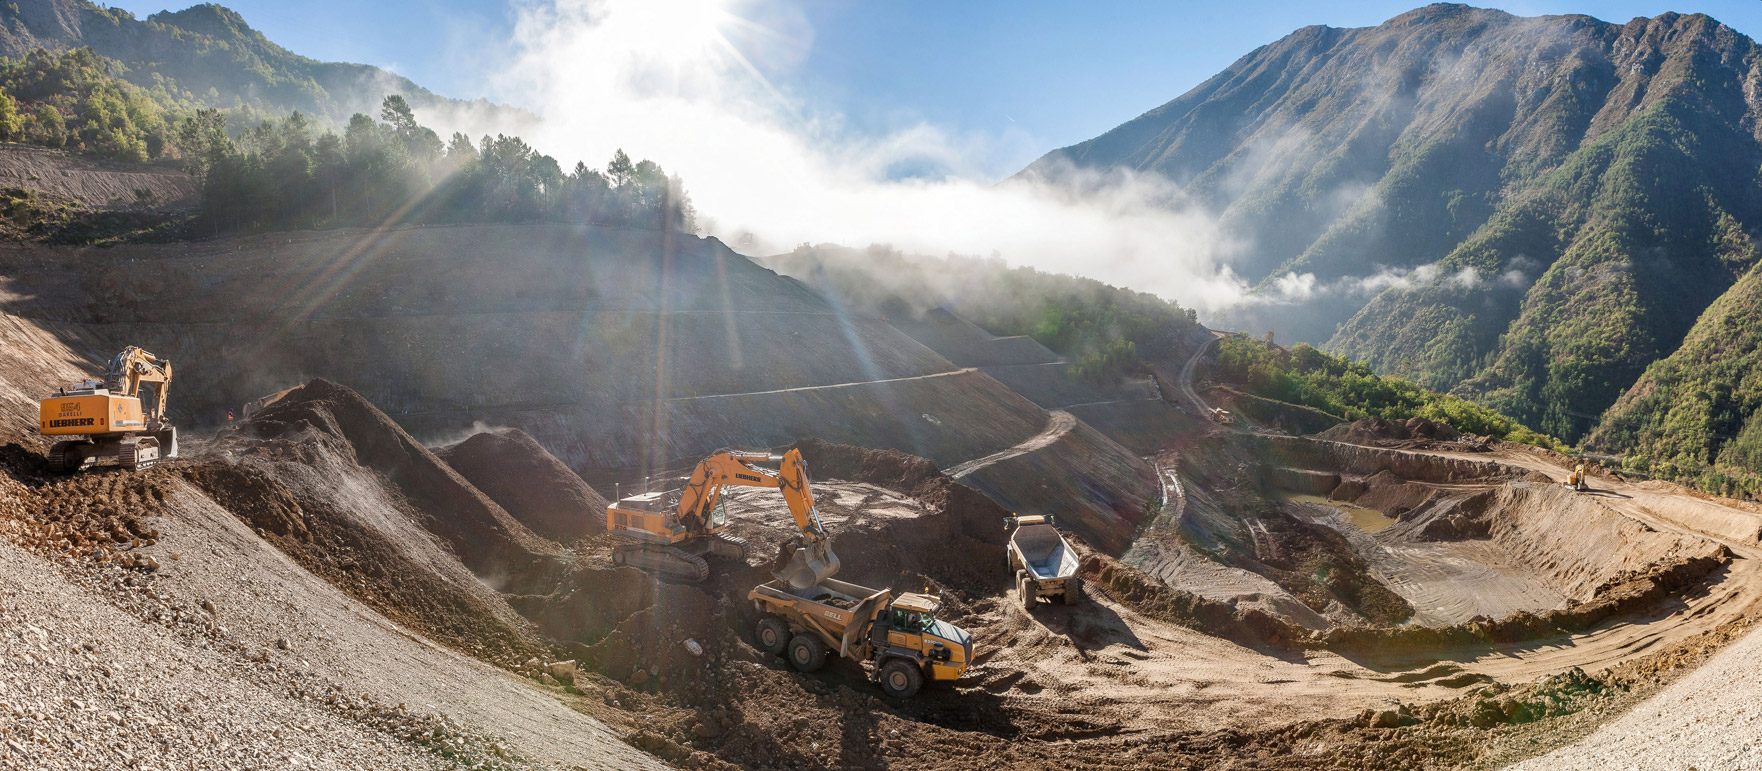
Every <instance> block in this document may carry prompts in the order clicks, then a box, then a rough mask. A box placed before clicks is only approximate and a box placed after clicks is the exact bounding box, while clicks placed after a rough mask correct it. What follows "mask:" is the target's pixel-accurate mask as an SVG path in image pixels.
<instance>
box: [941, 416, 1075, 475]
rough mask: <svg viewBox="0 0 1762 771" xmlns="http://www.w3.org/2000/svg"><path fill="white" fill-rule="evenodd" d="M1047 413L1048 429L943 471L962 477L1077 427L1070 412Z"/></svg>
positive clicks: (1027, 450) (1026, 452)
mask: <svg viewBox="0 0 1762 771" xmlns="http://www.w3.org/2000/svg"><path fill="white" fill-rule="evenodd" d="M1047 415H1049V416H1050V419H1049V420H1047V421H1046V430H1044V431H1041V432H1040V433H1038V434H1035V435H1033V436H1031V437H1028V440H1027V441H1025V442H1022V443H1021V444H1018V445H1016V446H1014V447H1011V448H1009V449H1007V450H1000V451H998V452H994V453H991V454H990V455H987V456H985V457H983V458H974V459H972V460H970V461H967V462H966V463H962V464H960V465H958V466H955V467H953V468H950V469H948V470H946V471H944V472H943V473H945V474H947V475H949V476H951V477H954V478H955V479H960V478H961V477H964V476H966V475H968V474H971V473H973V472H975V471H978V470H979V469H982V468H985V467H986V466H989V465H991V464H993V463H1000V462H1003V461H1006V460H1009V459H1010V458H1016V457H1020V456H1023V455H1027V454H1028V453H1031V452H1033V451H1035V450H1038V449H1041V448H1043V447H1046V446H1047V445H1050V444H1052V443H1053V442H1056V441H1058V440H1059V438H1060V437H1063V436H1064V435H1065V434H1068V433H1070V432H1071V429H1073V428H1076V427H1077V418H1076V416H1074V415H1072V414H1071V413H1069V412H1065V411H1064V410H1052V411H1051V412H1048V413H1047Z"/></svg>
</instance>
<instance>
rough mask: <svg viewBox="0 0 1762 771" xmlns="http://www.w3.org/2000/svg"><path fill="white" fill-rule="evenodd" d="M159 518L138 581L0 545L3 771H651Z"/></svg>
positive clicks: (291, 580) (205, 531) (188, 508)
mask: <svg viewBox="0 0 1762 771" xmlns="http://www.w3.org/2000/svg"><path fill="white" fill-rule="evenodd" d="M167 508H168V510H169V511H170V512H171V515H170V516H163V517H157V518H154V520H153V522H154V527H155V528H156V529H157V530H158V531H159V537H158V539H157V543H155V544H152V545H150V546H145V547H143V548H142V549H141V552H142V553H146V554H151V555H152V556H153V557H154V558H155V559H156V560H157V561H158V563H159V565H160V568H159V569H158V570H157V571H153V572H141V571H131V570H124V569H122V568H119V567H115V566H99V565H97V564H94V563H91V562H79V563H73V564H62V563H58V562H56V561H52V560H49V559H45V558H42V557H40V556H36V555H34V554H31V553H28V552H25V551H22V550H20V549H18V548H17V547H15V546H13V545H12V544H11V542H10V541H9V540H8V539H4V538H0V768H6V769H11V768H43V769H59V768H92V769H110V768H160V769H165V768H204V769H205V768H241V769H242V768H252V769H255V768H283V767H294V768H298V767H319V768H364V769H365V768H373V769H377V768H431V767H439V768H492V769H522V768H560V769H577V768H580V769H595V770H596V771H597V770H598V769H638V768H644V769H646V768H663V767H664V766H663V765H662V764H661V763H660V761H658V760H657V759H656V758H654V757H653V756H650V755H647V754H644V753H643V752H641V751H639V750H637V749H635V748H634V747H631V746H630V745H628V744H625V743H624V742H623V741H622V740H620V738H619V736H618V734H617V733H616V732H614V730H613V729H611V728H610V727H608V726H607V725H606V724H604V723H602V722H601V721H600V720H597V719H595V718H594V717H590V716H588V715H586V714H583V713H582V712H579V711H577V710H576V709H573V708H571V707H570V706H569V705H568V704H566V703H565V702H564V700H563V699H564V698H565V697H563V696H561V695H560V694H558V693H557V692H555V691H554V690H548V689H545V688H543V687H540V686H537V685H534V684H532V683H531V682H529V681H526V680H523V679H520V678H517V677H514V676H512V675H509V674H508V673H506V672H503V671H501V670H498V669H495V668H493V667H490V666H488V665H486V664H483V663H482V662H479V661H476V660H474V659H471V658H469V657H466V656H464V655H461V654H459V653H456V652H454V651H451V650H448V649H445V648H442V647H440V646H438V645H435V644H433V643H431V642H429V641H428V640H426V639H423V638H422V637H419V636H417V635H416V634H413V633H411V632H409V631H408V630H406V629H404V628H403V627H401V626H399V625H397V624H394V623H393V622H391V621H389V620H387V619H386V618H385V617H383V616H381V615H380V614H379V613H377V612H375V611H374V610H373V609H371V608H369V607H367V606H366V605H364V604H362V603H360V602H357V601H355V600H354V599H352V598H350V597H349V596H348V595H346V594H344V593H343V592H341V591H339V590H337V589H336V588H335V587H333V586H331V585H330V584H328V583H326V582H325V581H323V580H322V579H319V578H318V577H316V576H314V575H312V574H311V573H309V572H307V571H306V570H304V569H303V568H301V567H300V566H299V565H297V564H296V563H294V562H293V560H292V559H290V558H288V557H287V556H286V555H284V554H282V553H281V552H279V551H277V550H276V549H275V548H274V547H273V546H271V545H269V544H268V543H266V542H265V541H263V540H262V539H261V538H260V537H258V535H257V534H256V533H254V532H252V531H251V530H250V529H249V528H248V527H247V526H245V524H244V523H242V522H240V521H239V520H238V519H237V518H235V517H234V516H232V515H231V514H229V513H228V512H227V511H226V510H224V509H221V508H220V507H218V506H216V505H214V504H213V503H212V502H211V501H209V500H208V499H207V498H205V497H203V496H202V495H201V494H200V493H199V492H197V491H196V490H195V489H194V488H191V487H189V486H188V485H184V484H182V483H181V482H180V483H179V486H178V488H177V490H176V491H175V492H174V494H173V495H171V496H169V498H168V503H167ZM174 555H175V557H174ZM33 628H34V629H40V630H42V631H41V632H37V631H34V630H33ZM87 644H89V645H90V646H91V648H90V649H88V648H86V647H84V646H86V645H87ZM486 653H488V652H486ZM27 654H28V657H27ZM112 715H114V717H113V716H112ZM118 726H121V728H120V730H119V729H118ZM9 742H10V743H9ZM124 753H126V754H124ZM296 755H297V757H296ZM131 758H132V759H133V760H131ZM149 760H150V762H147V761H149Z"/></svg>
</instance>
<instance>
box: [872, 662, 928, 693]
mask: <svg viewBox="0 0 1762 771" xmlns="http://www.w3.org/2000/svg"><path fill="white" fill-rule="evenodd" d="M922 687H924V670H922V669H919V668H918V665H917V664H914V663H912V662H910V661H907V660H905V659H893V660H891V661H889V662H887V663H886V664H882V665H881V690H882V691H883V692H885V693H886V694H887V695H888V696H892V697H893V698H895V699H909V698H911V697H913V696H915V695H917V693H918V689H919V688H922Z"/></svg>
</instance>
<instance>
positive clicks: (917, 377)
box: [667, 367, 979, 402]
mask: <svg viewBox="0 0 1762 771" xmlns="http://www.w3.org/2000/svg"><path fill="white" fill-rule="evenodd" d="M978 371H979V368H978V367H962V368H961V369H956V370H950V371H948V372H932V373H930V374H928V375H913V376H911V377H894V378H887V379H884V380H857V381H853V382H849V383H832V384H830V385H817V386H800V387H797V388H777V389H773V390H770V391H747V392H745V393H738V394H704V395H703V396H675V397H672V398H669V399H668V400H667V401H670V402H695V401H699V400H702V399H726V398H728V397H731V396H764V395H767V394H787V393H794V392H796V391H823V390H827V389H832V388H855V387H857V386H866V385H876V384H879V383H903V382H906V381H908V380H929V379H931V378H938V377H952V376H954V375H965V374H967V373H969V372H978Z"/></svg>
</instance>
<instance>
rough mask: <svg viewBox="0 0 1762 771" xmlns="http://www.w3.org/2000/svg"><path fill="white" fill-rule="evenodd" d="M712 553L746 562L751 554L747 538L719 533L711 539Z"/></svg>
mask: <svg viewBox="0 0 1762 771" xmlns="http://www.w3.org/2000/svg"><path fill="white" fill-rule="evenodd" d="M710 553H711V554H714V555H716V556H718V557H723V558H726V559H731V560H741V561H743V562H744V561H745V560H746V555H747V554H748V553H749V550H748V548H747V543H746V539H745V538H740V537H737V536H732V535H729V534H727V533H717V534H715V535H713V536H711V537H710Z"/></svg>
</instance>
